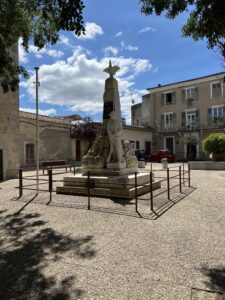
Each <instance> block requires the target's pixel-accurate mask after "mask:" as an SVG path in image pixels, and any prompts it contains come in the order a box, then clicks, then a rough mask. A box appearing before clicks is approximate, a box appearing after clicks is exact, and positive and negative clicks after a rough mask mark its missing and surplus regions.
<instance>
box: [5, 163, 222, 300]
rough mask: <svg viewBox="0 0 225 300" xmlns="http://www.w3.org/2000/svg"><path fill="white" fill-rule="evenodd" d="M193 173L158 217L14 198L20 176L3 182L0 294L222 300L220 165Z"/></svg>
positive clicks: (43, 296) (49, 297) (22, 297)
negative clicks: (189, 188) (186, 189)
mask: <svg viewBox="0 0 225 300" xmlns="http://www.w3.org/2000/svg"><path fill="white" fill-rule="evenodd" d="M154 168H158V169H160V168H161V166H160V165H158V164H154ZM191 178H192V185H193V186H194V187H196V189H195V190H194V191H193V192H191V193H189V194H188V195H187V196H186V197H184V198H182V199H180V200H179V201H177V202H176V201H174V202H176V203H174V204H173V205H172V206H171V207H169V209H168V210H166V211H165V212H164V213H163V214H161V215H159V217H158V218H155V219H154V218H140V217H137V216H135V217H132V216H134V215H132V214H130V215H126V214H125V213H120V214H116V213H110V211H107V213H106V210H105V211H100V210H97V211H96V210H90V211H88V210H87V209H76V208H69V207H66V206H62V205H60V206H56V202H57V200H58V198H57V197H56V196H55V195H53V201H54V203H52V205H48V206H47V205H46V201H47V200H48V199H47V198H46V199H45V197H46V195H45V194H41V195H39V196H38V197H37V198H38V199H36V198H35V199H33V200H32V197H31V192H30V191H29V192H26V193H27V194H26V195H25V196H24V199H20V200H15V199H16V197H17V196H18V190H16V189H14V187H15V186H16V185H17V184H18V180H9V181H6V182H3V183H0V188H1V190H0V231H1V232H0V249H1V256H0V299H171V300H172V299H194V300H196V299H223V298H219V297H223V295H222V294H218V293H215V292H216V291H221V292H223V291H225V256H224V251H225V250H224V249H225V248H224V246H225V234H224V228H225V213H224V212H225V171H192V172H191ZM26 197H27V198H26ZM61 197H62V196H61ZM13 198H14V201H12V199H13ZM70 199H71V198H70ZM21 200H22V201H21ZM28 200H30V202H29V203H28ZM61 201H62V200H61ZM69 201H70V200H65V202H69ZM101 201H103V199H102V200H101ZM37 202H39V203H37ZM101 205H102V203H101ZM101 205H100V206H101ZM118 205H120V208H121V209H120V211H122V212H123V209H124V207H125V208H126V206H128V204H126V205H125V204H124V205H121V204H118ZM110 208H112V207H110Z"/></svg>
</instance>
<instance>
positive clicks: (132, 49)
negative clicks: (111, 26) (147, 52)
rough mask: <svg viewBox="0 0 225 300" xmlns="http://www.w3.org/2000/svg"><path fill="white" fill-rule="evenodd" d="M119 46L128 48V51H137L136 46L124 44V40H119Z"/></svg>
mask: <svg viewBox="0 0 225 300" xmlns="http://www.w3.org/2000/svg"><path fill="white" fill-rule="evenodd" d="M121 48H122V50H123V49H125V50H128V51H137V50H138V47H137V46H131V45H126V44H125V43H124V42H121Z"/></svg>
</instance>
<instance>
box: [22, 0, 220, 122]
mask: <svg viewBox="0 0 225 300" xmlns="http://www.w3.org/2000/svg"><path fill="white" fill-rule="evenodd" d="M84 4H85V9H84V22H85V28H86V35H83V36H80V37H77V36H76V35H75V34H74V33H73V32H64V31H61V32H60V41H59V42H58V43H57V44H56V45H54V46H48V47H46V48H44V49H42V50H40V51H38V50H37V48H36V47H35V46H34V45H33V44H32V43H31V44H30V49H29V53H26V52H25V51H24V49H23V48H22V46H21V45H20V43H21V41H19V61H20V64H21V65H23V66H24V67H25V68H26V69H27V70H28V71H29V73H30V76H31V77H30V79H28V80H25V79H23V78H21V82H20V109H21V110H25V111H29V112H35V84H34V81H35V70H34V68H35V67H39V82H40V87H39V113H40V114H44V115H49V116H66V115H71V114H79V115H81V116H82V117H87V116H89V117H91V118H92V119H93V120H98V121H101V120H102V109H103V93H104V81H105V79H106V78H107V77H108V75H107V74H106V73H104V72H103V70H104V69H105V68H106V67H107V66H108V64H109V60H110V59H111V61H112V64H113V65H117V66H119V67H120V70H119V71H118V73H117V74H116V76H115V77H116V79H117V80H118V85H119V93H120V102H121V111H122V117H124V118H126V120H127V123H128V124H129V123H130V107H131V105H132V100H133V101H134V103H139V102H141V100H142V96H143V95H145V94H146V93H147V88H150V87H154V86H157V85H158V84H162V85H164V84H168V83H173V82H177V81H182V80H187V79H191V78H195V77H201V76H206V75H210V74H213V73H218V72H222V71H224V69H223V63H222V60H221V58H220V57H219V55H218V54H217V53H216V52H215V51H212V50H209V49H207V43H206V41H205V40H203V41H193V40H192V39H191V38H183V37H182V33H181V27H182V26H183V24H185V22H186V19H187V16H188V15H187V13H185V14H182V15H180V16H178V17H177V18H176V19H174V20H168V19H166V18H165V17H164V16H160V17H158V16H145V15H144V14H142V13H141V12H140V5H139V4H138V0H95V1H93V0H84Z"/></svg>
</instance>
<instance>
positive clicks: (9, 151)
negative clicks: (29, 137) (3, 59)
mask: <svg viewBox="0 0 225 300" xmlns="http://www.w3.org/2000/svg"><path fill="white" fill-rule="evenodd" d="M17 51H18V50H17V47H15V49H13V56H14V58H15V61H18V53H17ZM18 168H19V94H18V91H16V92H8V93H3V91H2V89H1V88H0V181H1V180H3V179H7V178H14V177H16V176H17V173H18Z"/></svg>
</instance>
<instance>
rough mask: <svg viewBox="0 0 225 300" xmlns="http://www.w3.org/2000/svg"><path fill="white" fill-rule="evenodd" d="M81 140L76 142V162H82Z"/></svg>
mask: <svg viewBox="0 0 225 300" xmlns="http://www.w3.org/2000/svg"><path fill="white" fill-rule="evenodd" d="M80 150H81V149H80V140H76V160H79V161H80V160H81V151H80Z"/></svg>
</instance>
